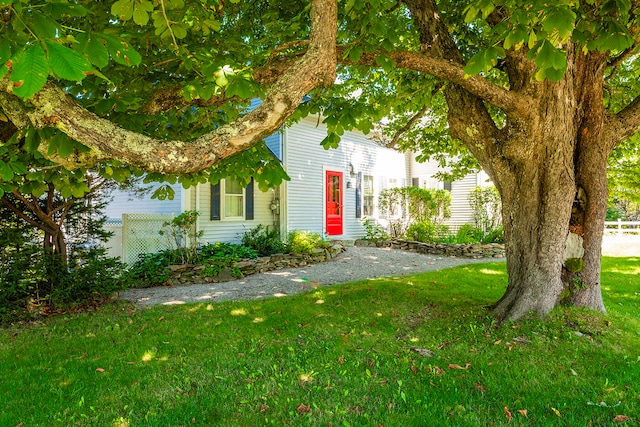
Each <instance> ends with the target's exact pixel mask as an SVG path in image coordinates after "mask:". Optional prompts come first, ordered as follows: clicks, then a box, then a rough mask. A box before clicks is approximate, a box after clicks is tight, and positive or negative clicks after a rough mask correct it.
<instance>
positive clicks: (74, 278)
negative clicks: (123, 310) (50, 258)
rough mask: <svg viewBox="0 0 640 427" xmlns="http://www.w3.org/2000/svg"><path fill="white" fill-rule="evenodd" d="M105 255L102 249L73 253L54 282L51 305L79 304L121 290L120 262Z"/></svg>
mask: <svg viewBox="0 0 640 427" xmlns="http://www.w3.org/2000/svg"><path fill="white" fill-rule="evenodd" d="M105 253H106V249H104V248H102V247H96V248H91V249H89V250H88V251H86V252H81V253H74V254H73V255H72V257H71V260H70V263H69V265H70V266H71V267H70V269H69V270H62V271H60V270H58V271H59V275H58V281H57V283H56V286H54V287H53V289H52V290H51V302H52V303H53V304H69V303H78V304H83V303H87V302H91V301H92V300H93V299H94V298H103V297H108V296H110V295H111V294H113V293H114V292H117V291H120V290H122V289H124V287H125V281H124V278H123V277H122V276H123V270H124V268H123V264H122V262H120V261H119V260H118V259H117V258H111V257H107V256H106V255H105Z"/></svg>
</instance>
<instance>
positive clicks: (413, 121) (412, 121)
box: [386, 105, 429, 148]
mask: <svg viewBox="0 0 640 427" xmlns="http://www.w3.org/2000/svg"><path fill="white" fill-rule="evenodd" d="M427 111H429V106H428V105H425V106H424V107H422V109H421V110H420V111H418V112H417V113H416V114H414V115H413V117H411V118H410V119H409V121H408V122H407V123H406V124H405V125H404V126H402V127H401V128H400V129H399V130H398V132H396V134H395V135H394V136H393V139H392V140H391V142H389V143H388V144H387V145H386V146H387V147H388V148H395V147H396V145H398V141H399V140H400V137H402V135H404V134H405V133H406V132H407V131H408V130H409V129H411V128H412V127H413V125H415V124H416V122H417V121H418V120H420V119H421V118H423V117H424V115H425V114H427Z"/></svg>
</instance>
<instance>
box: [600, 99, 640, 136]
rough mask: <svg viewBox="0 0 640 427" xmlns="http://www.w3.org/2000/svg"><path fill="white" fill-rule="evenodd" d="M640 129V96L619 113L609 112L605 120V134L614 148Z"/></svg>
mask: <svg viewBox="0 0 640 427" xmlns="http://www.w3.org/2000/svg"><path fill="white" fill-rule="evenodd" d="M639 131H640V96H637V97H636V98H635V99H634V100H633V101H631V103H630V104H629V105H627V106H626V107H625V108H624V109H622V110H621V111H620V112H618V113H617V114H609V115H607V116H606V117H605V120H604V130H603V135H604V139H605V143H606V144H607V146H608V147H610V148H613V147H615V146H616V145H618V144H620V143H621V142H623V141H624V140H625V139H627V138H630V137H631V136H633V135H634V134H635V133H636V132H639Z"/></svg>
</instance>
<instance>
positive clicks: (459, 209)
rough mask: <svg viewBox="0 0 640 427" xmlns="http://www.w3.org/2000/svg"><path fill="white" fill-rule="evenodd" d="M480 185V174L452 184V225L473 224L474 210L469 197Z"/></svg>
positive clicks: (450, 222)
mask: <svg viewBox="0 0 640 427" xmlns="http://www.w3.org/2000/svg"><path fill="white" fill-rule="evenodd" d="M477 185H478V174H476V173H470V174H469V175H467V176H465V177H464V178H462V179H461V180H458V181H454V182H453V183H452V184H451V218H449V220H448V221H447V223H448V224H450V225H462V224H472V223H473V209H471V205H470V204H469V199H468V195H469V193H470V192H471V191H473V189H474V188H475V187H476V186H477Z"/></svg>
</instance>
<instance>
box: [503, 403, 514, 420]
mask: <svg viewBox="0 0 640 427" xmlns="http://www.w3.org/2000/svg"><path fill="white" fill-rule="evenodd" d="M504 415H505V417H507V424H509V423H510V422H511V418H513V416H512V415H511V412H509V408H507V407H506V406H505V407H504Z"/></svg>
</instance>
